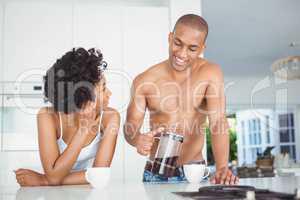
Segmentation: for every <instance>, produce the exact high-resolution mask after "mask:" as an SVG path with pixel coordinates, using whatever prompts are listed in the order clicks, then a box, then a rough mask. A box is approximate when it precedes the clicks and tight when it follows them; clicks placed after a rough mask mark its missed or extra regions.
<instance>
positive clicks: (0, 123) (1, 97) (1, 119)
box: [0, 82, 3, 149]
mask: <svg viewBox="0 0 300 200" xmlns="http://www.w3.org/2000/svg"><path fill="white" fill-rule="evenodd" d="M0 87H2V84H1V82H0ZM2 103H3V95H0V149H2V122H3V113H2V112H3V110H2V105H3V104H2Z"/></svg>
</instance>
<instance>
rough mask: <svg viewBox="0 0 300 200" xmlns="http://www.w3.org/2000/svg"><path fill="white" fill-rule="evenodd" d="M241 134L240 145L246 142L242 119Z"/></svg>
mask: <svg viewBox="0 0 300 200" xmlns="http://www.w3.org/2000/svg"><path fill="white" fill-rule="evenodd" d="M241 129H242V130H241V134H242V142H243V143H242V145H247V144H246V138H245V122H244V121H242V122H241Z"/></svg>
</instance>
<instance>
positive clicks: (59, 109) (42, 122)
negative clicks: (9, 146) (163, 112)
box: [15, 48, 120, 186]
mask: <svg viewBox="0 0 300 200" xmlns="http://www.w3.org/2000/svg"><path fill="white" fill-rule="evenodd" d="M106 65H107V64H106V62H104V61H103V56H102V54H101V52H100V51H99V50H96V49H90V50H88V51H86V50H85V49H83V48H78V49H73V50H72V51H69V52H67V53H66V54H65V55H63V56H62V57H61V58H60V59H58V60H57V61H56V63H55V64H54V65H53V66H52V67H51V68H50V69H49V70H48V71H47V73H46V76H45V77H44V81H45V83H44V86H45V87H44V95H45V98H46V99H47V100H48V101H50V102H51V104H52V106H51V107H44V108H41V109H40V111H39V112H38V114H37V126H38V142H39V151H40V158H41V162H42V166H43V169H44V174H41V173H38V172H35V171H33V170H30V169H18V170H16V171H15V173H16V179H17V182H18V183H19V184H20V185H21V186H47V185H69V184H72V185H73V184H87V183H88V182H87V180H86V178H85V171H86V168H87V167H89V166H91V165H92V166H93V167H109V166H110V165H111V161H112V158H113V155H114V151H115V146H116V140H117V135H118V131H119V125H120V116H119V113H118V112H117V111H116V110H115V109H113V108H110V107H108V103H109V97H110V96H111V92H110V90H109V89H108V88H107V87H106V81H105V77H104V75H103V70H104V69H105V68H106Z"/></svg>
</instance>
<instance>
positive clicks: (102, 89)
mask: <svg viewBox="0 0 300 200" xmlns="http://www.w3.org/2000/svg"><path fill="white" fill-rule="evenodd" d="M95 94H96V109H97V110H98V109H99V110H103V109H104V108H106V107H107V106H108V104H109V98H110V96H111V91H110V90H109V89H108V88H107V87H106V79H105V77H104V76H102V78H101V80H100V82H99V83H98V84H96V87H95Z"/></svg>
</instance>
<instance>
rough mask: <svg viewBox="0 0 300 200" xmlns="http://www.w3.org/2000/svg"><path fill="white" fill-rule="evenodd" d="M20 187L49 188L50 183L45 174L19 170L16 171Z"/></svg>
mask: <svg viewBox="0 0 300 200" xmlns="http://www.w3.org/2000/svg"><path fill="white" fill-rule="evenodd" d="M14 172H15V174H16V179H17V182H18V183H19V184H20V186H22V187H23V186H47V185H49V184H48V181H47V178H46V177H45V175H44V174H40V173H38V172H35V171H33V170H30V169H18V170H16V171H14Z"/></svg>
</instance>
